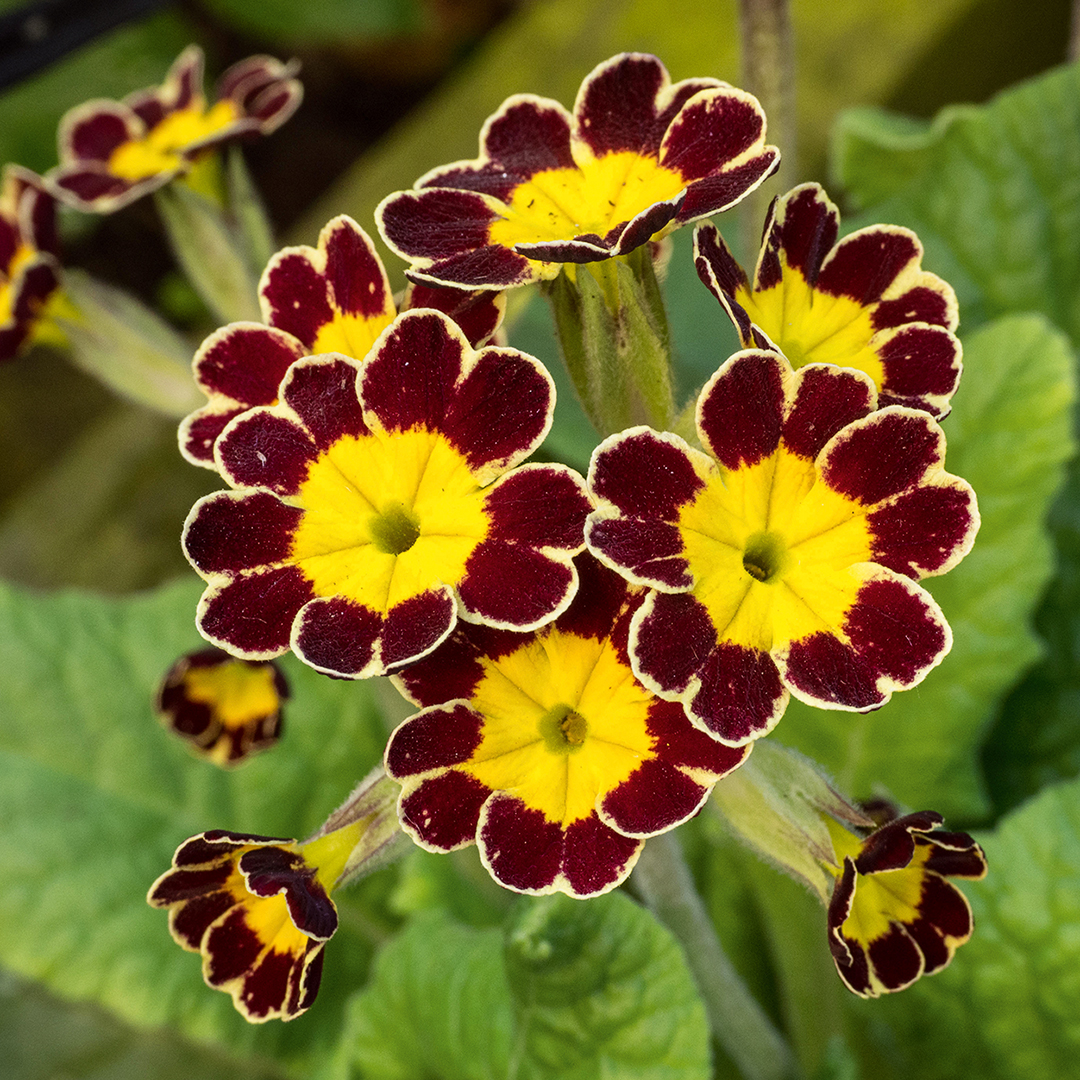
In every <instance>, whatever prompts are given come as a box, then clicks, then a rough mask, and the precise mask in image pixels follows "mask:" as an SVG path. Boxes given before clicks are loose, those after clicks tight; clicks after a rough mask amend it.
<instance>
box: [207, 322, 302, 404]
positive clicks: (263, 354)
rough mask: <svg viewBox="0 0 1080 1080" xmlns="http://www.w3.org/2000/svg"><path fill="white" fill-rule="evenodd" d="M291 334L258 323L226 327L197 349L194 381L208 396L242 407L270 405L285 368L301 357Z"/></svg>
mask: <svg viewBox="0 0 1080 1080" xmlns="http://www.w3.org/2000/svg"><path fill="white" fill-rule="evenodd" d="M304 352H305V349H304V346H303V344H302V343H301V342H299V341H297V339H296V338H294V337H293V336H292V335H291V334H286V333H284V332H283V331H281V330H273V329H270V328H269V327H266V326H262V325H261V324H259V323H230V324H229V325H228V326H223V327H222V328H221V329H220V330H217V331H215V332H214V333H213V334H211V335H210V336H209V337H208V338H207V339H206V340H205V341H204V342H203V343H202V345H201V346H200V347H199V351H198V352H197V353H196V354H195V359H194V360H193V361H192V366H193V367H194V370H195V381H196V382H197V383H198V384H199V386H200V387H201V388H202V389H203V390H204V391H205V392H206V393H207V394H208V395H209V394H220V395H222V396H223V397H226V398H229V399H230V400H231V401H235V402H238V403H239V404H242V405H246V406H248V407H249V408H250V407H251V406H253V405H273V404H274V402H275V401H277V396H278V385H279V384H280V382H281V380H282V379H283V378H284V376H285V372H286V371H288V369H289V365H290V364H291V363H292V362H293V361H294V360H298V359H299V358H300V357H301V356H303V355H304Z"/></svg>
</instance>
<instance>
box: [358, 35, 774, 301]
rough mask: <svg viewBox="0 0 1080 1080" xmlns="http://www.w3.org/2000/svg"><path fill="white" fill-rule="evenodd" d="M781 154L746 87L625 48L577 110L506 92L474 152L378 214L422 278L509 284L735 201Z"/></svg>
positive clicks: (584, 91)
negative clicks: (672, 73)
mask: <svg viewBox="0 0 1080 1080" xmlns="http://www.w3.org/2000/svg"><path fill="white" fill-rule="evenodd" d="M779 160H780V155H779V152H778V151H777V150H776V148H775V147H773V146H766V145H765V115H764V113H763V112H762V110H761V106H760V105H759V104H758V102H757V100H756V99H755V98H754V97H752V96H751V95H750V94H747V93H745V92H744V91H742V90H737V89H735V88H734V87H731V86H729V85H727V83H722V82H718V81H717V80H715V79H687V80H685V81H683V82H679V83H675V84H674V85H672V83H671V81H670V78H669V76H668V73H667V71H666V70H665V68H664V66H663V64H661V63H660V61H659V60H657V59H656V57H654V56H648V55H643V54H639V53H623V54H621V55H619V56H615V57H612V58H611V59H610V60H607V61H605V62H604V63H602V64H600V65H599V66H598V67H597V68H596V69H595V70H594V71H592V72H591V73H590V74H589V76H588V77H587V78H586V79H585V81H584V82H583V83H582V85H581V89H580V91H579V92H578V96H577V101H576V103H575V105H574V111H573V114H571V113H569V112H567V110H566V109H565V108H563V106H562V105H560V104H559V102H557V101H552V100H550V99H548V98H541V97H536V96H533V95H530V94H517V95H514V96H513V97H510V98H508V99H507V100H506V101H505V102H504V103H503V105H502V107H501V108H500V109H499V111H498V112H497V113H495V115H494V116H492V117H490V118H489V119H488V121H487V123H485V125H484V128H483V131H482V132H481V135H480V156H479V157H478V158H476V159H475V160H473V161H458V162H455V163H454V164H452V165H443V166H441V167H440V168H437V169H433V170H432V171H431V172H428V173H426V174H425V175H424V176H422V177H420V179H419V180H418V181H417V182H416V189H415V190H413V191H400V192H396V193H395V194H393V195H390V196H389V197H388V198H386V199H384V200H383V202H382V204H381V205H380V206H379V208H378V210H377V211H376V217H377V220H378V222H379V230H380V232H381V233H382V235H383V237H384V239H385V240H386V241H387V243H388V244H389V245H390V246H391V247H392V248H393V249H394V250H395V251H396V252H397V253H398V254H399V255H401V256H402V258H404V259H406V260H408V261H409V262H410V263H412V269H411V270H410V271H409V275H410V277H412V278H413V279H414V280H416V281H427V282H431V283H434V284H441V285H459V286H463V287H466V288H471V289H479V288H493V289H505V288H508V287H510V286H514V285H525V284H527V283H528V282H530V281H538V280H547V279H551V278H554V277H555V276H556V275H557V274H558V273H559V271H560V270H561V269H562V266H563V264H564V263H591V262H596V261H598V260H603V259H610V258H612V257H614V256H618V255H626V254H627V253H629V252H631V251H633V250H635V249H636V248H639V247H641V246H642V245H643V244H647V243H648V242H649V241H650V240H653V239H655V238H657V237H659V236H662V235H664V234H665V233H667V232H670V231H671V230H672V229H675V228H678V227H679V226H681V225H685V224H687V222H690V221H694V220H696V219H698V218H702V217H706V216H707V215H709V214H716V213H719V212H720V211H721V210H726V209H727V208H728V207H730V206H732V205H734V204H735V203H737V202H738V201H739V200H740V199H742V198H743V197H744V196H745V195H746V194H748V193H749V192H750V191H752V190H753V189H754V188H756V187H757V186H758V185H759V184H760V183H761V182H762V181H763V180H764V179H765V178H766V177H767V176H769V174H770V173H772V172H773V170H774V169H775V168H776V167H777V164H778V163H779Z"/></svg>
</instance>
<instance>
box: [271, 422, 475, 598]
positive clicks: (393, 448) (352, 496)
mask: <svg viewBox="0 0 1080 1080" xmlns="http://www.w3.org/2000/svg"><path fill="white" fill-rule="evenodd" d="M484 500H485V495H484V492H483V491H482V490H481V488H480V487H479V485H478V484H477V482H476V479H475V478H474V476H473V474H472V473H471V472H470V470H469V467H468V464H467V462H466V460H465V458H464V457H463V456H462V455H461V454H460V453H459V452H458V451H457V450H455V449H454V448H453V447H452V446H451V445H450V443H449V442H447V440H446V439H445V438H444V437H443V436H442V435H439V434H438V433H435V432H430V431H425V430H421V429H412V430H409V431H405V432H396V433H383V432H380V433H378V434H374V435H363V436H360V437H359V438H357V437H354V436H351V435H350V436H346V437H344V438H342V439H339V440H338V441H337V442H336V443H334V444H333V446H331V447H330V448H329V449H328V450H327V451H326V452H325V453H324V454H322V455H321V456H320V457H319V459H318V460H317V461H315V462H314V463H313V464H312V465H311V467H310V468H309V470H308V475H307V479H306V480H305V481H304V484H303V486H302V487H301V489H300V492H299V494H298V495H297V496H296V497H295V498H294V499H292V500H290V501H291V502H293V503H295V504H296V505H298V506H300V507H302V508H303V509H304V511H305V512H304V516H303V518H302V519H301V522H300V525H299V527H298V528H297V530H296V533H295V534H294V536H293V545H292V560H293V561H294V562H295V563H296V564H297V565H298V566H299V568H300V570H301V571H302V572H303V574H304V576H305V577H306V578H307V579H308V581H309V582H310V583H311V587H312V590H313V591H314V592H315V594H316V595H317V596H344V597H345V598H347V599H349V600H353V601H355V602H356V603H358V604H362V605H364V606H365V607H368V608H370V609H372V610H373V611H378V612H385V611H386V610H388V609H389V608H391V607H393V606H395V605H396V604H399V603H401V602H402V601H403V600H407V599H409V598H410V597H413V596H417V595H418V594H420V593H422V592H426V591H427V590H429V589H431V588H433V587H436V586H438V585H442V584H448V585H453V584H454V583H456V582H457V581H459V580H460V579H461V578H462V576H463V575H464V572H465V563H466V562H467V561H468V558H469V556H470V555H471V554H472V553H473V551H474V550H475V548H476V547H477V545H478V544H479V543H480V542H481V541H482V540H483V539H484V537H485V536H486V535H487V530H488V518H487V514H486V513H485V510H484Z"/></svg>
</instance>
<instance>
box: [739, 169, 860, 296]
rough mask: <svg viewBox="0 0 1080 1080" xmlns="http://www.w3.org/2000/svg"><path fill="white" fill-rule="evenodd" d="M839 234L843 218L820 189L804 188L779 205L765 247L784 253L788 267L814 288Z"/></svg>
mask: <svg viewBox="0 0 1080 1080" xmlns="http://www.w3.org/2000/svg"><path fill="white" fill-rule="evenodd" d="M839 231H840V214H839V212H838V211H837V209H836V206H835V204H834V203H833V202H832V201H831V200H830V199H829V197H828V196H827V195H826V194H825V191H824V189H823V188H822V187H821V185H820V184H801V185H800V186H799V187H797V188H794V189H793V190H792V191H789V192H788V193H787V194H786V195H784V196H783V197H782V198H781V199H780V200H779V201H778V202H777V204H776V206H775V208H774V211H773V215H772V223H771V225H770V227H769V229H768V232H767V234H766V236H765V240H764V244H763V247H766V248H768V249H769V250H770V251H774V252H777V253H779V252H783V256H784V262H785V263H786V264H787V266H788V267H789V268H790V269H792V270H797V271H799V273H800V274H802V276H803V277H804V278H805V279H806V281H807V282H809V284H810V285H813V284H814V283H815V282H816V281H817V280H818V274H819V273H820V271H821V267H822V264H823V263H824V262H825V259H826V257H827V256H828V254H829V252H830V251H832V249H833V245H834V244H835V243H836V237H837V235H838V234H839ZM758 288H767V286H766V285H764V284H761V283H759V284H758Z"/></svg>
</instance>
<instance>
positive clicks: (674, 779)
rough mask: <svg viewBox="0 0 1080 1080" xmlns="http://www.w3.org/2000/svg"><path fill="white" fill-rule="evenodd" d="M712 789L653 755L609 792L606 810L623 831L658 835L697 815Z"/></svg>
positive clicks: (605, 800) (639, 834)
mask: <svg viewBox="0 0 1080 1080" xmlns="http://www.w3.org/2000/svg"><path fill="white" fill-rule="evenodd" d="M711 790H712V789H711V787H702V785H700V784H697V783H695V782H694V781H693V780H691V779H690V777H689V776H687V775H686V773H684V772H682V771H680V770H679V769H677V768H675V767H674V765H672V764H670V763H669V762H667V761H663V760H660V759H657V758H653V759H652V760H650V761H645V762H642V764H641V765H640V766H639V767H638V768H637V769H635V770H634V772H632V773H631V774H630V776H629V777H627V779H626V780H625V781H623V783H621V784H620V785H619V786H618V787H617V788H615V789H614V790H613V791H611V792H609V793H608V795H607V796H606V797H605V798H604V801H603V804H602V809H603V812H604V816H605V818H607V819H608V820H609V821H610V822H611V824H612V825H613V826H614V827H615V828H616V829H618V830H619V832H621V833H624V834H626V835H628V836H639V837H640V836H655V835H656V834H657V833H661V832H664V831H665V830H667V829H670V828H672V827H674V826H675V825H678V824H679V823H680V822H683V821H686V820H687V819H688V818H690V817H692V816H693V815H694V814H696V813H697V811H698V810H699V809H700V807H701V805H702V803H704V801H705V799H706V798H708V795H709V792H710V791H711Z"/></svg>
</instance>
